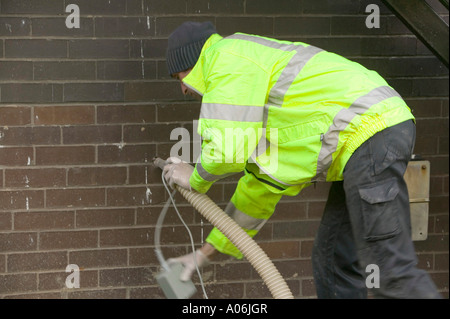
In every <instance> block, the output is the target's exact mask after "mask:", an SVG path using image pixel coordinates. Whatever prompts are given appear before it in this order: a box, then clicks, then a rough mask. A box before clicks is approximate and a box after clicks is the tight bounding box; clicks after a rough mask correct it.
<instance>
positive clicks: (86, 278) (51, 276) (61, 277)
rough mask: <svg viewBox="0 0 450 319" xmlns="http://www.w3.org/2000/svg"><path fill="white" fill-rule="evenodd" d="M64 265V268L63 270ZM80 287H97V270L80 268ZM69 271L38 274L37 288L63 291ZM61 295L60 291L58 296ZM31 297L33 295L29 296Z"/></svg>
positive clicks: (65, 288) (65, 287)
mask: <svg viewBox="0 0 450 319" xmlns="http://www.w3.org/2000/svg"><path fill="white" fill-rule="evenodd" d="M65 267H66V266H64V267H62V268H64V270H65ZM79 274H80V288H82V289H86V288H95V287H98V271H96V270H93V271H86V270H82V269H81V268H80V273H79ZM69 275H70V273H68V272H65V271H62V272H49V273H40V274H39V275H38V279H39V286H38V289H39V290H42V291H46V290H59V291H61V290H62V291H64V290H67V286H66V278H67V276H69ZM62 296H63V294H62V293H60V295H59V298H61V297H62ZM30 298H33V297H30Z"/></svg>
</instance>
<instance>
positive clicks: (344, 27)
mask: <svg viewBox="0 0 450 319" xmlns="http://www.w3.org/2000/svg"><path fill="white" fill-rule="evenodd" d="M370 3H375V4H378V5H379V6H380V9H381V14H382V15H381V25H380V28H379V29H368V28H366V27H365V19H366V17H367V14H366V13H365V8H366V6H367V5H368V4H370ZM68 4H77V5H79V8H80V11H81V21H80V22H81V23H80V28H79V29H68V28H66V26H65V19H66V17H67V16H68V13H66V12H65V8H66V6H67V5H68ZM433 5H434V6H435V7H436V8H437V9H438V11H439V13H441V14H442V16H443V17H444V19H446V20H447V21H448V11H447V10H443V9H442V8H441V7H440V6H439V2H438V1H433ZM186 20H195V21H205V20H210V21H212V22H213V23H214V24H215V25H216V26H217V29H218V31H219V33H221V34H222V35H229V34H232V33H234V32H237V31H241V32H247V33H256V34H260V35H265V36H271V37H277V38H280V39H289V40H299V41H304V42H308V43H311V44H314V45H316V46H319V47H322V48H323V49H326V50H329V51H333V52H336V53H338V54H341V55H344V56H346V57H348V58H351V59H353V60H355V61H358V62H360V63H362V64H364V65H366V66H367V67H369V68H372V69H375V70H377V71H379V72H380V73H381V74H382V75H383V76H384V77H385V78H386V79H387V80H388V81H389V83H390V84H391V85H393V86H394V87H395V88H396V89H397V90H398V91H399V92H400V93H401V94H402V96H403V97H404V98H405V99H406V100H407V101H408V103H409V105H410V106H411V108H412V109H413V111H414V114H415V115H416V117H417V133H418V137H417V144H416V149H415V153H417V154H421V155H422V156H424V157H425V158H426V159H428V160H430V162H431V194H430V198H431V201H430V218H429V237H428V239H427V240H426V241H423V242H416V248H417V252H418V256H419V260H420V267H421V268H424V269H426V270H428V271H429V272H430V274H431V276H432V277H433V279H434V280H435V282H436V284H437V285H438V287H439V289H440V291H442V292H443V294H444V295H445V296H446V297H448V268H449V265H448V251H449V248H448V215H449V214H448V212H449V208H448V194H449V187H448V185H449V179H448V176H449V175H448V145H449V139H448V117H449V115H448V110H449V105H448V84H449V83H448V69H447V68H445V67H444V66H443V65H442V64H441V63H440V62H439V61H438V60H437V58H435V57H434V56H433V55H432V54H431V53H430V51H428V49H426V47H425V46H424V45H423V44H422V43H421V42H420V41H418V40H417V39H416V38H415V37H414V36H413V35H412V33H411V32H409V31H408V30H407V29H406V28H405V27H404V26H403V25H402V23H401V22H400V21H399V20H398V19H397V18H396V17H395V16H393V15H392V14H391V13H390V12H389V11H388V10H387V9H385V7H384V6H383V5H382V4H381V2H380V1H379V0H361V1H357V0H341V1H331V0H303V1H291V0H278V1H261V0H221V1H219V0H209V1H208V0H164V1H162V0H96V1H89V0H65V1H64V0H0V103H1V104H0V298H163V294H162V292H161V290H160V289H159V287H158V286H157V284H156V281H155V278H154V275H155V274H156V273H157V271H158V267H159V265H158V262H157V260H156V257H155V254H154V246H153V244H154V241H153V236H154V230H155V223H156V219H157V217H158V215H159V212H160V211H161V208H162V206H163V203H164V202H165V201H166V200H167V199H168V197H167V194H166V192H165V190H164V188H163V185H162V184H161V176H160V171H159V170H158V169H155V168H154V167H152V165H151V164H150V161H151V159H152V158H153V156H155V155H156V154H157V155H159V156H161V157H167V156H168V155H169V151H170V148H171V147H172V145H174V143H175V142H176V141H171V140H170V132H171V131H172V130H173V129H174V128H177V127H185V128H187V129H189V130H190V131H191V132H192V125H193V124H192V120H194V119H196V118H197V116H198V111H199V103H198V102H195V101H192V100H190V99H188V98H185V97H183V96H182V94H181V92H180V88H179V84H178V83H177V82H176V81H174V80H172V79H170V78H169V77H168V76H167V69H166V66H165V57H164V52H165V47H166V44H167V36H168V35H169V34H170V32H171V31H172V30H173V29H174V28H175V27H176V26H178V25H179V24H180V23H181V22H183V21H186ZM236 180H237V179H236V177H234V178H230V179H227V180H224V181H222V182H220V183H217V184H215V185H214V186H213V187H212V189H211V190H210V192H209V193H208V194H209V195H210V197H211V198H212V199H213V200H214V201H216V202H217V203H219V204H220V205H221V206H224V205H225V204H226V203H227V201H228V200H229V198H230V196H231V195H232V193H233V190H234V187H235V184H236ZM328 187H329V185H328V184H318V185H317V186H316V187H310V188H308V189H306V190H305V191H304V192H303V193H301V194H300V195H299V196H297V197H294V198H285V199H283V200H282V202H281V203H280V204H279V206H278V207H277V210H276V213H275V214H274V216H273V218H272V219H271V220H270V222H269V223H268V224H267V225H266V226H265V227H264V228H263V230H262V231H261V232H260V234H258V236H257V237H256V239H257V240H258V242H259V243H260V244H261V246H262V247H263V249H264V250H265V251H266V252H267V253H268V254H269V256H270V257H271V258H272V260H273V261H274V262H275V265H276V266H277V267H278V269H279V270H280V272H281V274H282V275H283V277H284V278H286V280H287V282H288V284H289V286H290V287H291V289H292V292H293V294H294V295H295V297H296V298H313V297H314V296H315V288H314V285H313V282H312V270H311V262H310V256H311V247H312V243H313V239H314V235H315V232H316V229H317V227H318V224H319V221H320V217H321V212H322V209H323V207H324V203H325V200H326V196H327V190H328ZM178 202H179V206H180V208H181V212H182V215H183V217H184V218H185V221H186V222H187V223H188V225H189V227H190V229H191V231H192V233H193V236H194V239H195V242H196V244H197V245H200V243H201V242H202V241H203V240H204V238H205V237H206V235H207V234H208V231H209V230H210V229H211V225H210V224H209V223H208V222H207V221H206V220H203V219H202V217H201V216H200V215H199V214H198V213H196V212H195V211H194V210H193V208H191V207H190V205H188V204H187V203H186V202H185V201H184V200H183V199H182V198H181V197H178ZM166 225H167V227H165V228H164V229H163V234H162V239H161V240H162V243H163V244H164V246H163V252H164V254H165V256H166V257H170V256H174V255H180V254H184V253H187V252H189V251H190V247H189V239H188V235H187V233H186V231H185V229H184V227H183V226H182V224H181V222H180V221H179V220H178V218H177V217H176V215H175V214H174V211H173V210H172V209H171V211H170V215H169V216H168V217H167V220H166ZM69 264H76V265H78V266H79V267H80V270H81V272H80V288H73V289H69V288H67V287H66V285H65V280H66V277H67V276H68V275H69V273H66V272H65V269H66V266H67V265H69ZM203 277H204V280H205V282H206V289H207V292H208V294H209V297H210V298H266V297H271V296H270V293H269V291H268V290H267V288H266V287H265V286H264V284H263V283H262V281H261V279H260V278H259V276H258V274H257V273H256V272H255V271H254V270H253V269H252V267H251V266H250V265H249V264H248V262H246V261H245V260H244V261H235V260H232V259H230V258H226V257H225V256H222V257H221V258H220V259H219V260H218V261H217V262H215V263H213V265H212V266H210V267H208V268H206V269H204V271H203ZM194 280H195V282H197V283H198V278H197V277H194ZM196 297H198V298H201V297H202V296H201V294H200V290H199V293H198V294H197V295H196Z"/></svg>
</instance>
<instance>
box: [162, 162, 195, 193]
mask: <svg viewBox="0 0 450 319" xmlns="http://www.w3.org/2000/svg"><path fill="white" fill-rule="evenodd" d="M166 163H167V164H166V166H164V170H163V172H164V178H165V179H166V181H167V182H168V183H169V185H170V187H171V188H175V184H177V185H179V186H181V187H183V188H185V189H188V190H192V188H191V184H190V183H189V178H190V177H191V175H192V172H193V171H194V167H193V166H192V165H189V164H188V163H186V162H182V161H181V160H180V159H179V158H177V157H169V158H168V159H167V160H166Z"/></svg>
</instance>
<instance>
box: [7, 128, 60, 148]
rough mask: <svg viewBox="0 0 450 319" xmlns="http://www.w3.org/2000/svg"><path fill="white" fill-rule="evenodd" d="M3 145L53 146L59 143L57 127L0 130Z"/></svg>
mask: <svg viewBox="0 0 450 319" xmlns="http://www.w3.org/2000/svg"><path fill="white" fill-rule="evenodd" d="M0 136H2V139H1V140H2V143H3V145H55V144H59V143H60V141H61V133H60V129H59V127H8V128H6V129H0Z"/></svg>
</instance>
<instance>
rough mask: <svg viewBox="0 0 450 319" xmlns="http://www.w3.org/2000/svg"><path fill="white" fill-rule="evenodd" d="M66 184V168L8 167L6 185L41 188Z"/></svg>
mask: <svg viewBox="0 0 450 319" xmlns="http://www.w3.org/2000/svg"><path fill="white" fill-rule="evenodd" d="M65 185H66V170H65V169H57V168H41V169H7V170H5V187H22V188H28V187H31V188H40V187H62V186H65Z"/></svg>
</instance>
